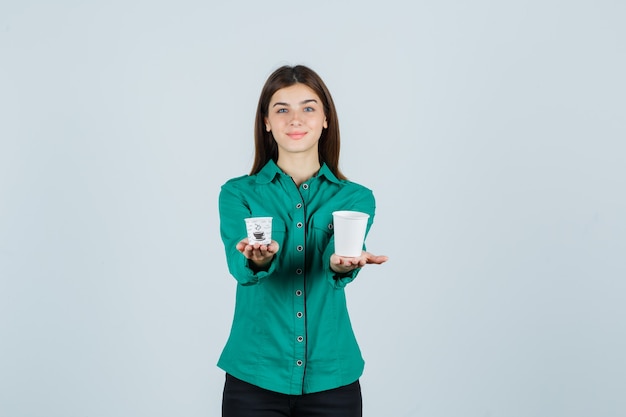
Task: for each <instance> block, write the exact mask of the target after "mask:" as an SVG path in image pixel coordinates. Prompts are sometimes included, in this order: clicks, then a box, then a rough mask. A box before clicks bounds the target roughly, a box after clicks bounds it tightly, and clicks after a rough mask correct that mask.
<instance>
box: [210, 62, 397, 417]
mask: <svg viewBox="0 0 626 417" xmlns="http://www.w3.org/2000/svg"><path fill="white" fill-rule="evenodd" d="M254 133H255V147H256V156H255V160H254V165H253V167H252V171H251V172H250V175H245V176H242V177H238V178H234V179H231V180H230V181H228V182H226V184H224V185H223V186H222V190H221V192H220V197H219V210H220V231H221V237H222V240H223V242H224V246H225V249H226V259H227V262H228V268H229V271H230V273H231V274H232V275H233V277H234V278H235V279H236V280H237V282H238V285H237V295H236V305H235V315H234V319H233V324H232V329H231V333H230V337H229V339H228V342H227V343H226V346H225V348H224V350H223V352H222V355H221V357H220V359H219V362H218V366H219V367H220V368H222V369H223V370H224V371H226V383H225V386H224V397H223V403H222V415H223V416H225V417H235V416H237V417H257V416H259V417H260V416H262V417H274V416H276V417H278V416H297V417H302V416H313V415H315V416H341V417H352V416H354V417H357V416H361V415H362V412H361V389H360V385H359V377H360V376H361V374H362V372H363V364H364V362H363V359H362V357H361V352H360V350H359V347H358V345H357V342H356V339H355V337H354V333H353V331H352V327H351V324H350V319H349V316H348V311H347V308H346V298H345V294H344V287H345V286H346V284H348V283H349V282H351V281H352V280H354V278H355V277H356V276H357V274H358V272H359V270H360V269H361V268H362V267H363V266H364V265H366V264H381V263H383V262H385V261H386V260H387V257H386V256H375V255H373V254H371V253H369V252H366V251H363V252H362V254H361V256H358V257H354V258H346V257H341V256H337V255H336V254H334V253H333V250H334V237H333V221H332V213H333V211H337V210H354V211H361V212H365V213H368V214H369V215H370V217H369V221H368V225H367V229H368V230H369V228H370V227H371V225H372V221H373V218H374V209H375V202H374V196H373V194H372V192H371V191H370V190H369V189H367V188H365V187H363V186H361V185H358V184H356V183H353V182H350V181H348V180H347V179H346V177H345V176H344V175H343V174H342V173H341V171H340V170H339V166H338V164H339V125H338V123H337V113H336V110H335V106H334V104H333V100H332V97H331V95H330V93H329V91H328V89H327V88H326V86H325V85H324V82H323V81H322V80H321V78H320V77H319V76H318V75H317V74H316V73H315V72H314V71H312V70H311V69H309V68H307V67H305V66H301V65H298V66H295V67H289V66H284V67H281V68H279V69H277V70H276V71H275V72H274V73H273V74H272V75H270V77H269V78H268V80H267V82H266V83H265V86H264V87H263V90H262V92H261V97H260V99H259V104H258V108H257V113H256V122H255V132H254ZM266 216H267V217H272V218H273V220H272V242H271V243H270V244H269V245H259V244H258V243H252V242H248V239H247V238H246V237H245V236H247V233H246V226H245V222H244V219H245V218H246V217H266Z"/></svg>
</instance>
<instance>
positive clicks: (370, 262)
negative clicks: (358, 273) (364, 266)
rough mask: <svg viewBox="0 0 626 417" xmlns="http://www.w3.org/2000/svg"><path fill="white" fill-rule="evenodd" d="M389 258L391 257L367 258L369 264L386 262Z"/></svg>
mask: <svg viewBox="0 0 626 417" xmlns="http://www.w3.org/2000/svg"><path fill="white" fill-rule="evenodd" d="M388 260H389V257H387V256H374V255H372V256H370V257H368V258H367V263H368V264H377V265H380V264H382V263H384V262H387V261H388Z"/></svg>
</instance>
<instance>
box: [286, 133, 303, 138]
mask: <svg viewBox="0 0 626 417" xmlns="http://www.w3.org/2000/svg"><path fill="white" fill-rule="evenodd" d="M304 135H306V132H291V133H287V136H289V137H290V138H291V139H302V138H303V137H304Z"/></svg>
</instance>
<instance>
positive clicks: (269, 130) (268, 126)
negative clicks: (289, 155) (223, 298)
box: [263, 117, 272, 132]
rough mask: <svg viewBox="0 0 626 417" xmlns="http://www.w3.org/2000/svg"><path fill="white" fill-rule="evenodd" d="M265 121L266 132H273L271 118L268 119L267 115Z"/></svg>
mask: <svg viewBox="0 0 626 417" xmlns="http://www.w3.org/2000/svg"><path fill="white" fill-rule="evenodd" d="M263 121H264V122H265V131H266V132H271V131H272V126H271V125H270V122H269V120H267V117H265V118H264V119H263Z"/></svg>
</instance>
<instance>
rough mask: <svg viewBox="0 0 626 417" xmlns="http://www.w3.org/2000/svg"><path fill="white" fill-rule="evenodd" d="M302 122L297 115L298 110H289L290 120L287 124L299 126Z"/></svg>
mask: <svg viewBox="0 0 626 417" xmlns="http://www.w3.org/2000/svg"><path fill="white" fill-rule="evenodd" d="M301 123H302V121H301V120H300V116H299V115H298V112H295V111H294V112H291V120H290V121H289V124H290V125H292V126H294V125H295V126H299V125H300V124H301Z"/></svg>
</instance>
